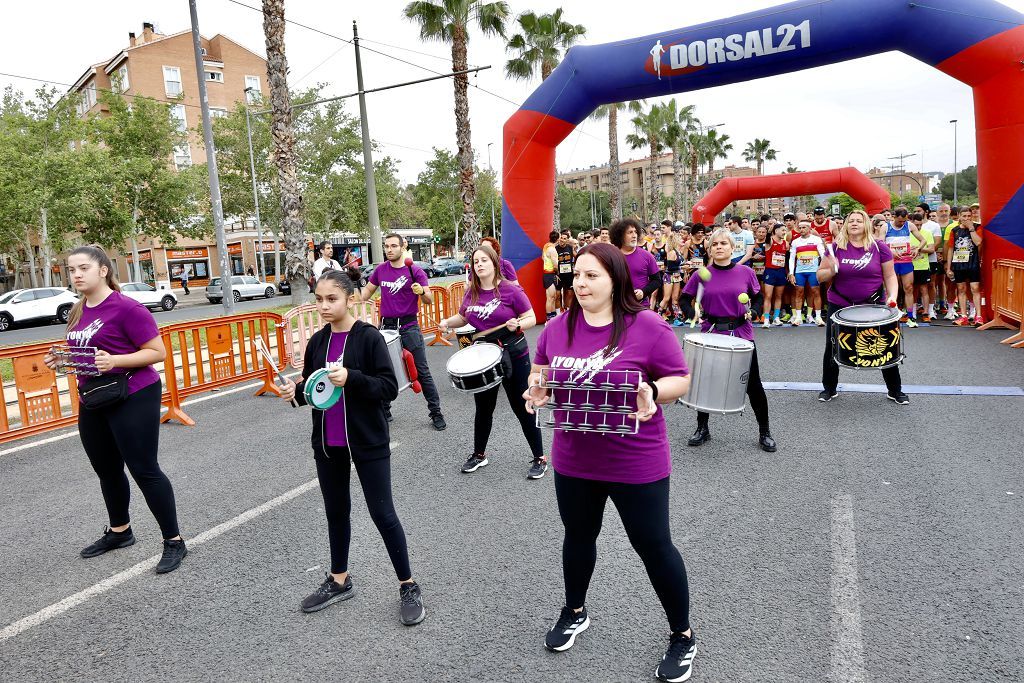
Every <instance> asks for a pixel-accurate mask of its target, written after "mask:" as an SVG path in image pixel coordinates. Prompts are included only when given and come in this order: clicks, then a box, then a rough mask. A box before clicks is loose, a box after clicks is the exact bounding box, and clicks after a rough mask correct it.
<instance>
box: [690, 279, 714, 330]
mask: <svg viewBox="0 0 1024 683" xmlns="http://www.w3.org/2000/svg"><path fill="white" fill-rule="evenodd" d="M697 277H698V278H700V282H698V283H697V298H696V302H697V306H696V307H695V308H694V309H693V320H691V321H690V327H696V326H697V315H698V314H697V308H700V302H701V300H702V299H703V298H704V283H705V282H707V281H708V280H710V279H711V271H710V270H708V269H707V268H706V267H702V268H699V269H698V270H697Z"/></svg>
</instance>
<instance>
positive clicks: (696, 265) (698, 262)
mask: <svg viewBox="0 0 1024 683" xmlns="http://www.w3.org/2000/svg"><path fill="white" fill-rule="evenodd" d="M689 265H690V268H692V269H694V270H699V269H700V268H703V267H704V259H699V258H695V259H690V263H689Z"/></svg>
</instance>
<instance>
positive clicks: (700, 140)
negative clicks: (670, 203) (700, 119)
mask: <svg viewBox="0 0 1024 683" xmlns="http://www.w3.org/2000/svg"><path fill="white" fill-rule="evenodd" d="M698 125H699V124H698ZM686 146H687V147H688V148H689V150H690V155H689V162H690V192H689V194H690V196H691V197H693V201H697V199H698V197H697V175H698V173H699V172H700V166H701V165H702V164H703V163H704V157H705V156H706V154H705V152H704V148H705V147H706V146H707V138H705V137H704V135H703V133H690V134H689V135H688V136H687V140H686Z"/></svg>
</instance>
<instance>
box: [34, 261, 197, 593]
mask: <svg viewBox="0 0 1024 683" xmlns="http://www.w3.org/2000/svg"><path fill="white" fill-rule="evenodd" d="M68 278H69V279H70V280H71V282H72V284H73V285H74V286H75V289H76V290H78V293H79V294H80V295H81V298H80V299H79V300H78V303H76V304H75V305H74V307H73V308H72V309H71V313H70V315H69V316H68V325H67V331H66V336H67V343H68V347H69V351H70V352H72V353H76V355H77V356H78V358H79V359H80V360H81V361H82V362H88V361H87V360H82V359H86V358H89V357H90V356H91V353H92V352H91V351H86V349H92V348H95V349H96V351H95V359H96V360H95V370H96V371H98V372H99V373H100V377H102V378H103V380H102V381H98V380H99V378H93V379H94V381H92V382H90V381H89V380H87V379H85V378H82V379H80V381H79V411H78V434H79V436H80V437H81V439H82V446H83V447H84V448H85V453H86V455H88V456H89V462H90V464H92V468H93V470H95V472H96V475H97V476H98V477H99V479H100V490H101V491H102V492H103V502H104V503H105V504H106V508H107V515H108V517H109V521H110V526H109V527H107V528H106V529H105V530H104V531H103V536H102V537H101V538H100V539H99V540H97V541H96V542H95V543H93V544H91V545H89V546H87V547H86V548H84V549H83V550H82V552H81V555H82V557H84V558H90V557H97V556H99V555H102V554H104V553H107V552H109V551H111V550H116V549H118V548H126V547H128V546H130V545H132V544H134V543H135V535H134V534H133V533H132V528H131V519H130V516H129V514H128V502H129V499H130V496H131V489H130V488H129V485H128V478H127V477H126V476H125V473H124V469H125V466H127V467H128V471H129V472H131V474H132V478H133V479H135V483H136V484H138V486H139V488H140V489H141V490H142V495H143V496H144V497H145V499H146V504H147V505H149V509H150V511H151V512H152V513H153V516H154V517H156V521H157V523H158V524H159V525H160V532H161V534H162V535H163V538H164V548H163V555H162V556H161V558H160V562H159V563H158V564H157V566H156V571H157V573H158V574H165V573H167V572H170V571H174V570H175V569H177V568H178V566H179V565H181V561H182V559H184V557H185V555H186V554H187V553H188V550H187V549H186V548H185V541H183V540H182V538H181V534H180V533H179V531H178V513H177V509H176V507H175V504H174V489H173V488H172V487H171V482H170V480H168V479H167V475H165V474H164V473H163V471H162V470H161V469H160V464H159V463H158V462H157V451H158V449H159V441H160V432H159V429H160V396H161V394H162V393H163V391H162V389H161V386H160V375H159V374H157V372H156V370H154V369H153V365H154V364H156V363H160V362H162V361H163V360H164V358H165V357H166V355H167V352H166V349H165V348H164V344H163V341H162V340H161V339H160V330H159V329H157V326H156V320H154V319H153V314H152V313H150V312H149V310H148V309H147V308H146V307H145V306H143V305H142V304H140V303H139V302H137V301H134V300H133V299H130V298H128V297H126V296H124V295H123V294H121V287H120V285H119V284H118V282H117V278H116V277H115V276H114V265H113V264H112V263H111V262H110V257H109V256H107V254H106V252H104V251H103V250H102V249H100V248H99V247H94V246H82V247H77V248H75V249H73V250H72V251H71V253H70V254H68ZM76 349H77V350H78V351H77V352H76ZM43 362H45V363H46V365H47V366H49V367H50V368H55V367H57V358H56V357H55V356H54V355H53V354H47V355H46V356H45V357H44V359H43ZM121 384H124V387H123V391H122V390H121V387H120V386H119V385H121ZM94 385H95V387H96V388H95V389H94V388H93V386H94ZM115 387H116V389H117V390H118V391H119V392H120V394H118V392H116V391H115V392H114V393H112V394H108V397H107V398H101V394H105V393H107V392H110V391H113V388H115ZM90 403H92V404H93V405H92V407H90V406H89V405H88V404H90Z"/></svg>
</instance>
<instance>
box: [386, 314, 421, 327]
mask: <svg viewBox="0 0 1024 683" xmlns="http://www.w3.org/2000/svg"><path fill="white" fill-rule="evenodd" d="M416 321H417V320H416V316H414V315H402V316H399V317H397V318H381V319H380V329H382V330H397V329H399V328H400V327H404V326H405V325H408V324H410V323H414V322H416Z"/></svg>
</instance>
